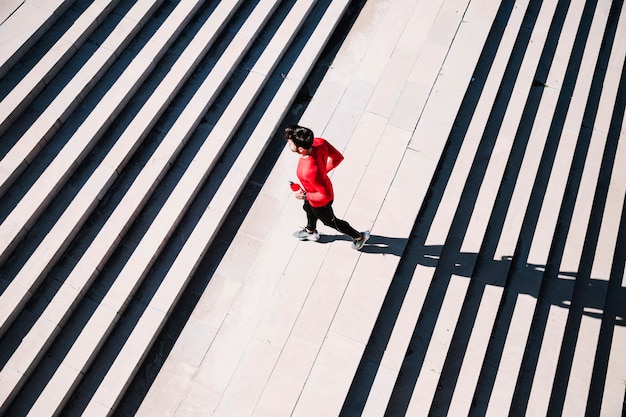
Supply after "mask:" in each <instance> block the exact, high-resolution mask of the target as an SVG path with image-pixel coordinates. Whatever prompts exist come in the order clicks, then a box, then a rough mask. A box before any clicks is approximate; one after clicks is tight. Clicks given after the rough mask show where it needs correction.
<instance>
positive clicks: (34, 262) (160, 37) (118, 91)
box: [0, 2, 232, 334]
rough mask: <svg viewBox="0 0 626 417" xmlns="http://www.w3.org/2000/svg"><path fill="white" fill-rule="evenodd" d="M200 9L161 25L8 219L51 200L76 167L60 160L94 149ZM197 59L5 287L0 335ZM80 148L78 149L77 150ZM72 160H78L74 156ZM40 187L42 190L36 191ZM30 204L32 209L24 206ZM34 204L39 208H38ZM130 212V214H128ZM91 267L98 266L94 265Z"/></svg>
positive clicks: (169, 84) (168, 84)
mask: <svg viewBox="0 0 626 417" xmlns="http://www.w3.org/2000/svg"><path fill="white" fill-rule="evenodd" d="M200 4H201V2H185V3H184V4H181V5H179V6H178V8H177V9H176V10H175V11H174V12H173V13H172V14H171V15H170V16H169V17H168V19H167V20H166V21H165V23H164V25H163V26H161V29H162V30H159V31H157V33H156V34H155V36H154V37H153V38H151V42H149V43H148V44H147V45H146V46H145V47H144V49H142V50H141V51H140V52H139V54H138V55H137V58H136V59H135V60H133V61H132V62H131V63H130V64H129V66H128V67H127V70H126V71H125V72H124V73H123V74H122V75H121V76H120V77H119V78H118V81H117V82H116V84H115V86H114V87H113V88H112V89H111V90H110V91H109V93H108V94H107V95H105V97H104V98H103V100H102V101H100V102H99V103H98V106H97V107H96V109H94V111H93V112H92V113H91V114H90V117H88V118H87V119H86V120H85V122H84V123H83V124H82V125H81V126H80V128H79V129H78V130H77V131H76V133H75V134H74V135H73V136H72V138H71V139H70V141H69V142H68V144H67V145H66V147H65V148H64V150H63V151H61V153H59V155H58V156H57V158H56V159H55V160H54V161H53V162H52V164H51V165H50V166H49V167H48V169H47V170H46V171H45V172H44V173H43V174H42V176H41V177H40V179H39V180H38V181H37V182H36V183H35V185H34V186H33V188H32V189H31V190H30V192H29V193H27V194H26V195H25V196H24V198H23V199H22V200H20V202H19V204H18V206H17V207H16V209H14V210H13V211H12V213H11V214H12V215H13V214H14V216H13V217H18V216H19V217H22V219H21V220H22V221H24V222H25V223H32V222H33V221H34V220H33V218H34V217H35V216H36V215H37V214H38V212H40V211H41V210H43V208H44V205H45V203H46V202H47V201H49V200H50V199H51V198H52V196H50V194H51V193H53V192H54V191H55V190H57V189H58V188H59V187H61V186H62V182H63V181H64V179H66V178H67V177H68V176H69V174H70V172H71V169H72V168H74V167H75V166H76V165H75V163H72V164H71V165H70V167H68V169H67V170H64V169H63V167H62V166H58V165H63V163H65V161H68V160H72V157H75V152H80V153H81V154H83V155H84V154H85V153H86V152H87V151H88V150H89V148H91V147H93V146H94V145H95V143H96V142H97V141H98V139H99V137H100V136H101V135H102V133H104V130H105V127H106V126H107V125H109V124H110V123H111V122H112V120H113V119H114V118H115V116H114V114H113V113H115V112H119V111H120V110H121V108H122V107H123V105H124V104H125V103H126V102H128V100H130V96H131V95H132V93H133V91H135V90H136V89H137V88H139V87H140V85H141V82H142V80H143V79H144V78H145V76H146V74H145V71H146V70H149V69H150V68H147V67H151V66H152V62H153V61H155V60H158V55H159V54H163V53H164V51H165V50H166V49H167V45H168V44H169V43H171V42H172V38H173V37H175V36H177V34H178V33H179V32H180V31H181V30H183V28H184V26H185V23H186V21H187V20H188V19H189V18H190V16H191V15H193V12H194V11H195V9H196V8H197V7H199V5H200ZM230 6H231V4H226V10H227V12H226V15H227V16H228V15H229V14H230V13H231V12H232V9H231V8H230ZM222 18H223V16H221V15H219V14H217V15H216V20H217V22H215V23H217V25H216V26H214V27H213V28H211V30H214V29H215V28H221V27H223V25H224V21H223V20H220V19H222ZM212 23H213V21H212ZM207 35H209V36H208V37H207V38H206V39H209V40H210V39H211V37H210V36H211V33H208V34H207ZM212 36H213V37H214V36H215V32H213V34H212ZM205 42H206V41H205ZM209 43H210V41H209ZM196 48H197V47H196ZM197 50H199V51H202V49H201V48H197ZM201 57H202V55H198V56H195V57H193V59H190V57H188V56H186V57H185V58H184V59H181V60H179V62H180V63H181V64H182V65H178V66H176V68H175V69H176V70H179V71H180V72H176V73H172V74H174V75H173V77H170V78H169V79H166V80H165V81H164V82H163V83H162V84H161V85H160V88H159V89H158V90H157V92H156V94H153V96H152V97H154V100H152V101H149V102H148V103H147V104H146V106H144V109H145V110H144V111H143V113H140V114H139V115H138V117H136V118H135V119H134V122H135V123H134V124H133V125H131V126H130V127H129V128H128V129H127V131H126V135H124V136H123V137H122V138H121V140H119V141H118V142H117V146H115V147H114V148H113V149H112V150H111V152H110V153H109V155H108V156H107V158H105V160H104V161H103V164H102V165H101V166H100V167H99V168H98V169H97V170H96V171H95V172H94V174H93V175H92V176H91V178H90V180H89V181H87V183H86V184H85V185H84V186H83V187H82V189H81V190H80V191H79V193H78V194H77V195H76V197H75V198H74V200H73V201H72V203H70V206H69V207H68V209H66V210H65V212H64V214H63V215H62V217H61V218H60V219H59V221H58V222H57V223H56V225H55V227H54V229H53V231H52V233H49V234H48V235H47V236H46V238H45V239H44V241H43V242H42V243H41V244H40V245H39V247H38V249H37V250H36V251H35V253H34V256H32V257H31V258H30V259H29V260H28V261H27V263H26V264H25V265H24V266H23V267H22V269H21V270H20V272H18V274H17V276H16V277H15V278H14V279H13V280H12V281H11V283H10V285H9V286H8V288H7V289H6V290H5V291H4V292H3V294H2V295H0V299H2V300H4V302H2V303H1V304H2V308H1V310H0V320H1V323H2V324H1V325H0V334H2V333H4V331H6V328H7V327H8V325H10V323H11V322H12V320H13V318H14V317H15V315H16V314H17V313H18V312H19V310H20V309H21V307H22V306H23V305H24V303H25V302H26V301H27V300H28V298H29V297H30V295H31V294H32V293H34V292H35V290H36V288H37V287H38V285H39V284H40V282H41V280H42V279H43V278H44V277H45V275H46V273H47V272H48V271H49V269H50V267H51V266H52V265H53V264H54V261H55V260H56V259H57V258H58V257H59V256H60V255H61V254H62V253H63V250H64V249H65V248H66V247H67V245H69V243H70V242H71V240H72V238H73V237H74V236H75V235H76V233H78V231H79V230H80V226H81V225H82V224H83V223H84V221H85V220H86V218H87V217H88V216H89V214H90V213H91V212H92V211H93V210H94V209H95V206H96V204H97V202H98V200H99V199H100V198H102V196H103V195H104V194H105V193H106V191H107V189H108V187H109V186H110V185H111V183H112V182H113V181H114V180H115V178H116V177H117V175H118V173H119V172H120V171H121V170H122V169H123V167H124V164H125V163H126V161H128V159H129V157H130V155H132V153H133V152H134V150H135V149H137V147H138V146H139V145H140V144H141V141H142V140H143V139H144V138H145V137H146V135H147V134H148V132H149V130H150V128H151V127H152V125H153V124H154V122H155V120H156V119H157V118H158V116H159V115H160V114H161V113H162V111H163V108H164V105H165V104H166V103H167V99H168V97H170V96H171V94H173V93H175V91H176V89H178V88H180V86H181V85H182V84H183V83H184V82H185V80H186V79H187V78H188V77H189V75H190V72H191V70H192V69H193V65H194V63H195V62H197V60H199V59H200V58H201ZM153 106H154V107H153ZM81 146H82V147H83V148H82V149H81ZM67 153H70V155H69V156H68V155H66V154H67ZM81 157H82V156H81ZM76 159H80V158H78V157H76ZM58 161H60V162H58ZM57 162H58V163H57ZM68 171H70V172H68ZM55 181H56V182H55ZM39 184H41V185H40V186H38V185H39ZM46 187H51V188H52V189H46ZM46 193H48V196H47V197H45V198H42V196H44V195H45V194H46ZM29 204H32V205H33V206H30V207H29ZM37 204H40V205H41V206H40V207H39V208H37V206H36V205H37ZM25 207H27V208H25ZM29 210H30V211H29ZM133 212H134V211H129V212H128V213H133ZM13 217H11V215H9V217H8V218H7V219H6V220H5V222H4V223H3V224H2V226H0V228H2V227H5V225H6V226H7V227H8V225H9V224H10V223H9V222H10V221H11V220H12V219H13ZM24 217H25V219H24ZM22 227H23V230H22V231H20V232H19V234H20V235H21V234H24V233H25V232H26V229H27V226H26V225H25V224H23V226H22ZM114 236H116V235H114ZM7 243H8V241H7ZM16 244H17V242H15V241H14V242H13V243H8V244H7V247H6V248H7V250H10V249H11V247H13V246H15V245H16ZM111 249H112V248H111ZM8 254H9V253H5V254H4V257H6V256H8ZM95 265H99V263H96V264H95ZM86 278H87V277H84V278H83V279H86ZM83 287H84V285H79V286H78V287H76V288H83Z"/></svg>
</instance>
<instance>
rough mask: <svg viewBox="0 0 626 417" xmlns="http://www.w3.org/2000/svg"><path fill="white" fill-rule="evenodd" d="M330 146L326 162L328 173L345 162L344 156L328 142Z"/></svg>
mask: <svg viewBox="0 0 626 417" xmlns="http://www.w3.org/2000/svg"><path fill="white" fill-rule="evenodd" d="M326 145H327V146H328V160H327V161H326V172H329V171H330V170H332V169H334V168H335V167H337V165H339V164H340V163H341V161H343V155H342V154H341V152H339V151H338V150H337V149H336V148H335V147H334V146H333V145H331V144H330V143H329V142H326Z"/></svg>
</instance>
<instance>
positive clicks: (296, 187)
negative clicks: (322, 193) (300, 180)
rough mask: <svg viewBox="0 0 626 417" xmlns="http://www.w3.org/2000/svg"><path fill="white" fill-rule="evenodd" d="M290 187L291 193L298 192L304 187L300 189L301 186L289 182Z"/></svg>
mask: <svg viewBox="0 0 626 417" xmlns="http://www.w3.org/2000/svg"><path fill="white" fill-rule="evenodd" d="M289 186H290V187H291V191H298V190H301V189H302V187H300V184H297V183H295V182H293V181H289Z"/></svg>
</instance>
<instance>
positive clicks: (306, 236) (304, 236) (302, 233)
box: [293, 228, 320, 242]
mask: <svg viewBox="0 0 626 417" xmlns="http://www.w3.org/2000/svg"><path fill="white" fill-rule="evenodd" d="M293 236H294V237H295V238H296V239H300V240H310V241H312V242H317V241H318V240H319V239H320V234H319V233H317V230H314V231H313V232H311V233H309V231H308V230H306V228H303V229H300V230H298V231H296V232H294V233H293Z"/></svg>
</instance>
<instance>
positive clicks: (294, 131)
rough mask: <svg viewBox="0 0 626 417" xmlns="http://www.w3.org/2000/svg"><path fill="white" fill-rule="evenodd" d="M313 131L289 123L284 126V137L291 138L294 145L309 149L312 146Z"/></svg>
mask: <svg viewBox="0 0 626 417" xmlns="http://www.w3.org/2000/svg"><path fill="white" fill-rule="evenodd" d="M313 138H314V135H313V131H312V130H311V129H309V128H308V127H303V126H299V125H289V126H287V127H286V128H285V139H291V140H292V141H293V143H295V145H296V146H299V147H301V148H304V149H311V146H313Z"/></svg>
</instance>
